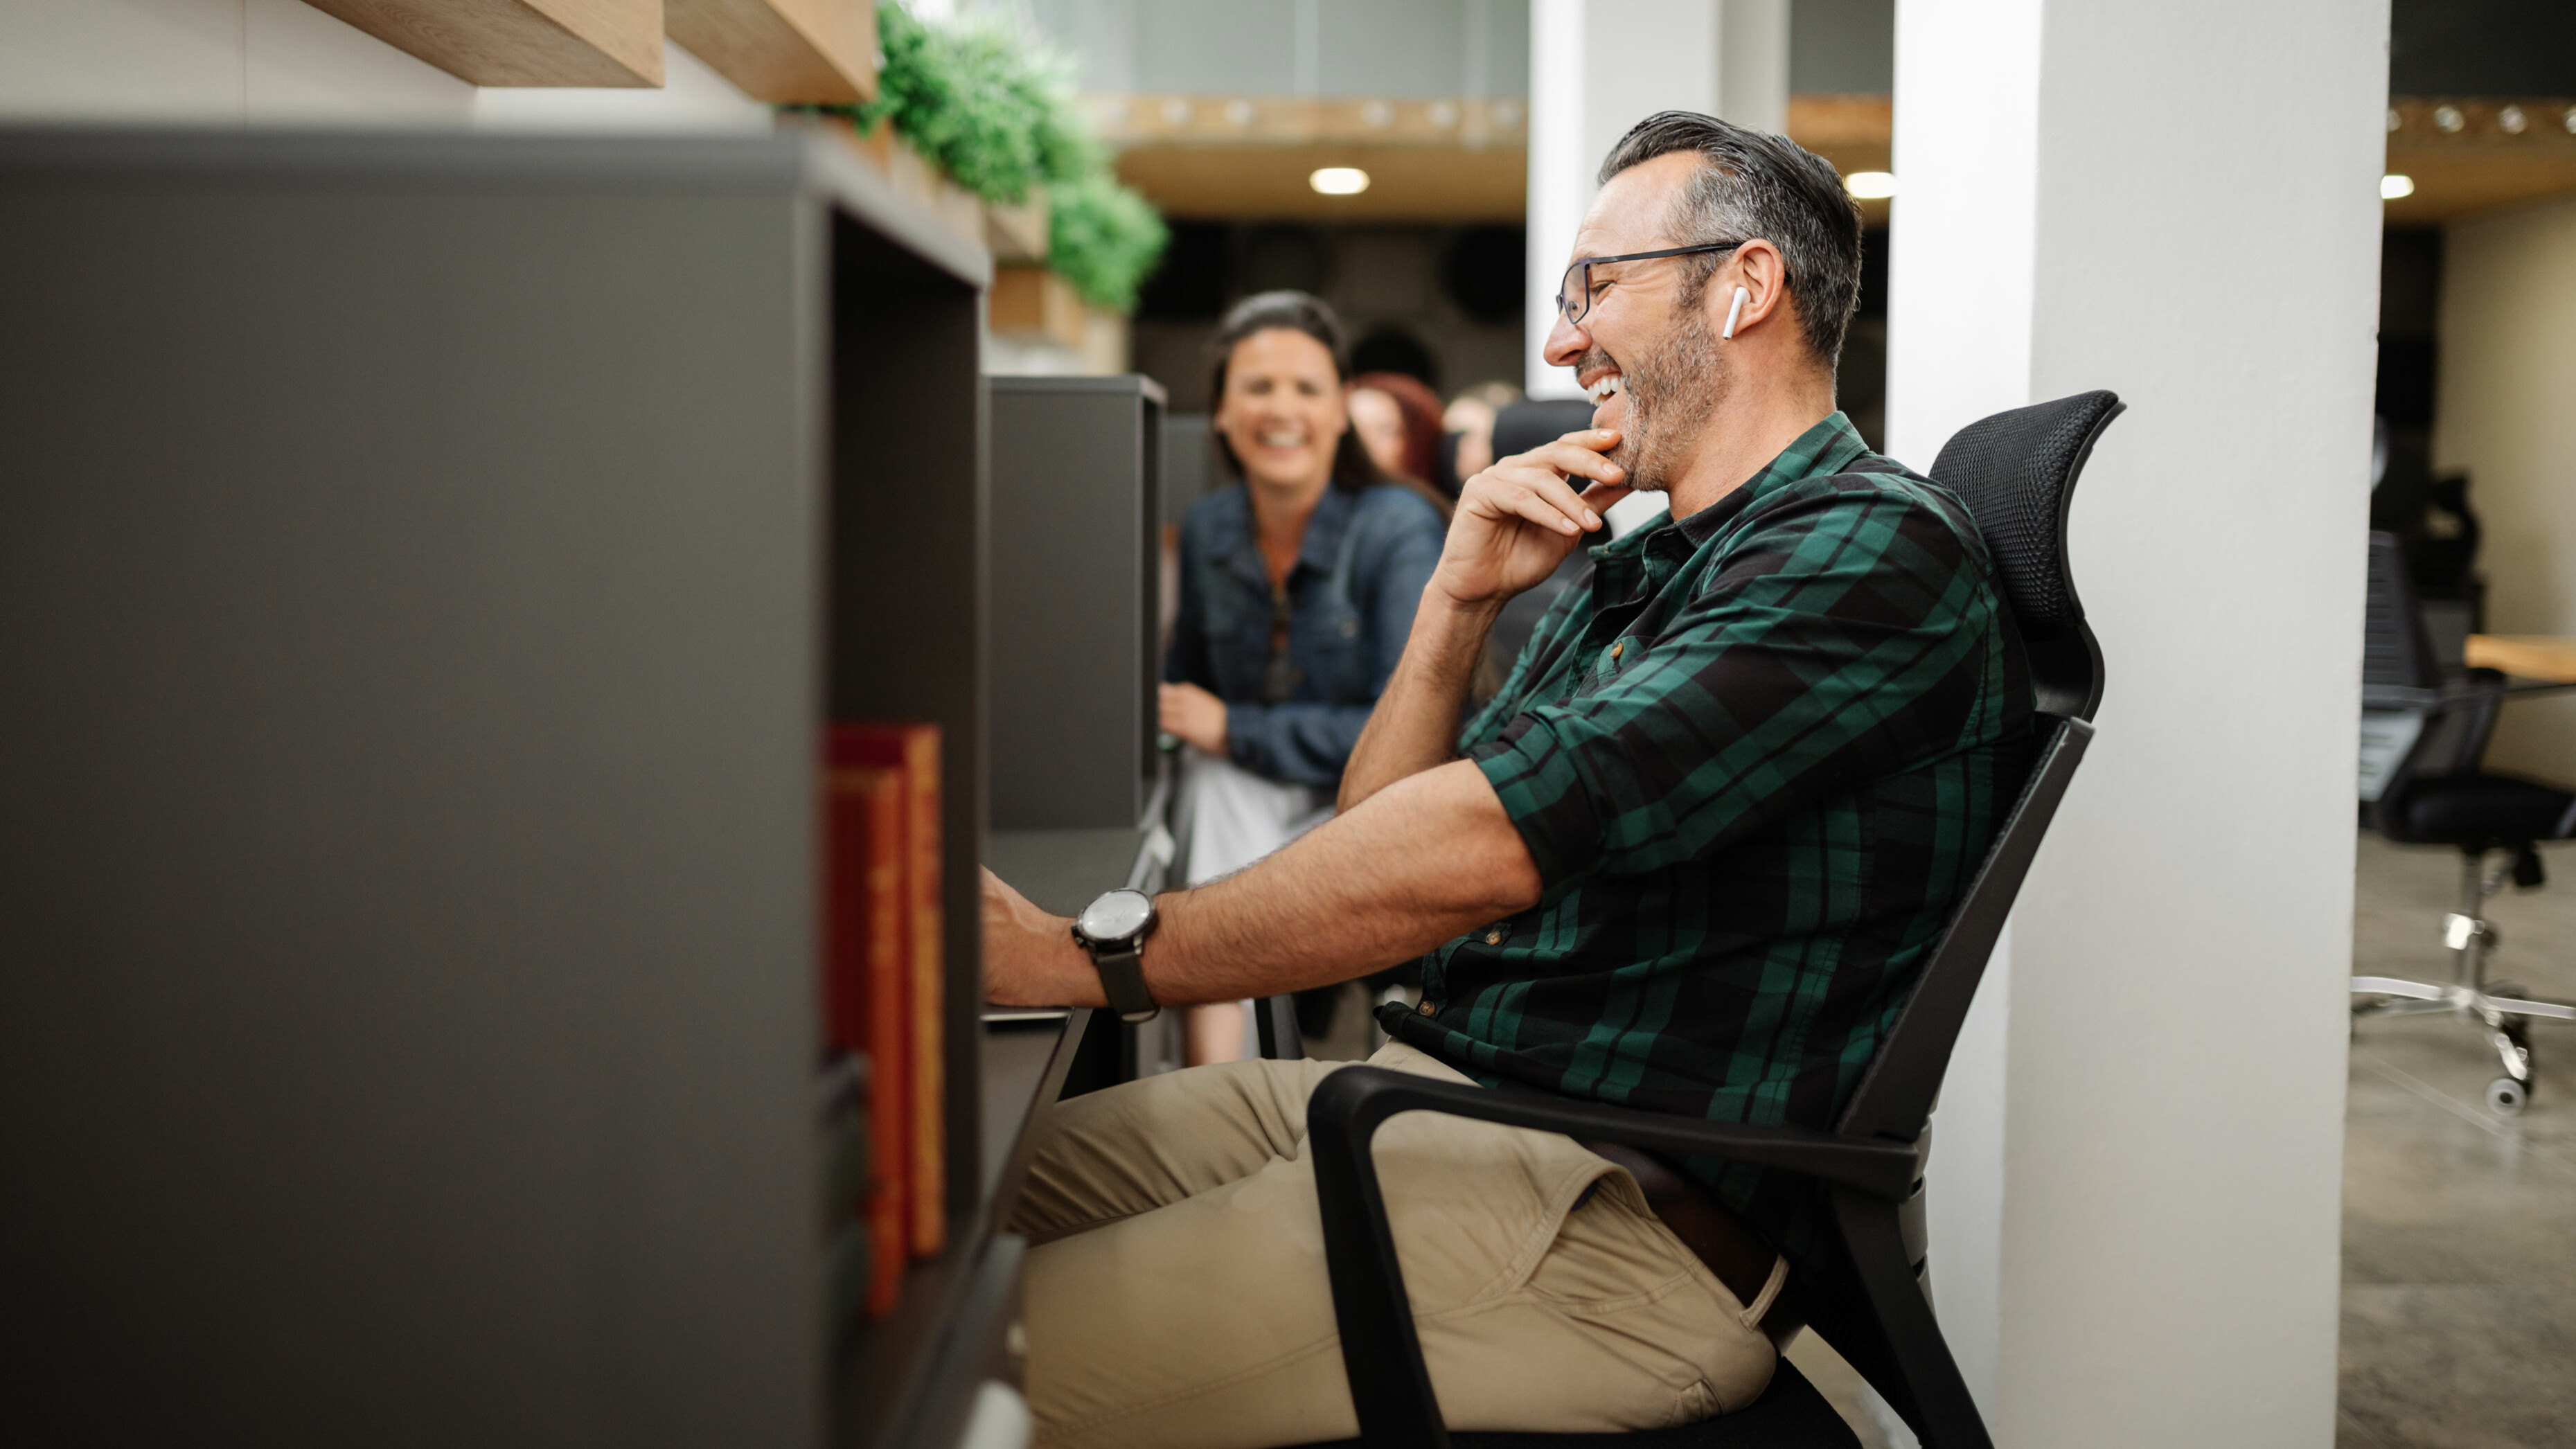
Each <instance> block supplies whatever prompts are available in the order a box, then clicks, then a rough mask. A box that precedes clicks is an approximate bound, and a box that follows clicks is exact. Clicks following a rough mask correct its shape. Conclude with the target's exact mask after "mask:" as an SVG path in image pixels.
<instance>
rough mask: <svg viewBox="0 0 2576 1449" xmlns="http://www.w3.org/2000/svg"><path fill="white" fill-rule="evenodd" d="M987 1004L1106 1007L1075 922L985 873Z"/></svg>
mask: <svg viewBox="0 0 2576 1449" xmlns="http://www.w3.org/2000/svg"><path fill="white" fill-rule="evenodd" d="M984 999H985V1000H986V1001H988V1002H991V1003H992V1004H993V1005H995V1006H1104V1005H1107V1004H1108V998H1107V997H1105V996H1103V995H1102V994H1101V990H1100V979H1099V977H1098V975H1097V974H1096V973H1094V972H1093V970H1092V969H1091V958H1090V957H1089V956H1086V955H1084V954H1083V950H1082V948H1081V947H1080V946H1077V945H1075V944H1074V941H1073V922H1072V921H1070V920H1068V919H1066V918H1065V917H1063V916H1051V915H1048V914H1047V913H1046V912H1044V911H1042V910H1039V909H1038V908H1037V907H1036V906H1034V905H1032V904H1030V902H1029V898H1028V897H1026V896H1024V895H1021V894H1020V893H1019V892H1018V891H1015V890H1013V889H1011V887H1010V886H1009V885H1008V884H1007V883H1005V882H1004V881H1003V879H1002V878H1001V877H1000V876H997V875H995V874H993V872H992V871H990V870H986V871H985V872H984Z"/></svg>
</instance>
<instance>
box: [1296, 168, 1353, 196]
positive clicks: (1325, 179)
mask: <svg viewBox="0 0 2576 1449" xmlns="http://www.w3.org/2000/svg"><path fill="white" fill-rule="evenodd" d="M1306 184H1307V185H1309V186H1311V187H1313V188H1315V189H1316V190H1317V191H1320V192H1322V193H1324V194H1325V195H1326V196H1357V195H1359V194H1360V193H1361V192H1363V191H1366V190H1368V173H1367V172H1365V171H1362V170H1361V169H1360V168H1358V167H1356V166H1327V167H1325V168H1324V169H1322V170H1321V171H1318V172H1316V173H1315V174H1314V175H1312V176H1309V177H1307V178H1306Z"/></svg>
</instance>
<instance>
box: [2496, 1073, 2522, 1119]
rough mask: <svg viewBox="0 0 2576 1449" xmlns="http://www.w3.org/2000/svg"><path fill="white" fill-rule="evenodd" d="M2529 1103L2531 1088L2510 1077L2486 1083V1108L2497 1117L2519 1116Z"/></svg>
mask: <svg viewBox="0 0 2576 1449" xmlns="http://www.w3.org/2000/svg"><path fill="white" fill-rule="evenodd" d="M2530 1104H2531V1089H2530V1088H2529V1087H2526V1086H2524V1085H2523V1084H2522V1083H2520V1082H2517V1081H2515V1080H2514V1079H2513V1078H2511V1077H2498V1078H2496V1079H2495V1080H2494V1081H2492V1082H2489V1083H2487V1110H2488V1111H2491V1112H2493V1113H2495V1114H2496V1115H2497V1116H2499V1117H2519V1116H2521V1115H2522V1109H2523V1108H2524V1107H2526V1106H2529V1105H2530Z"/></svg>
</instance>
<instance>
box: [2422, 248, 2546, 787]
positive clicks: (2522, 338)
mask: <svg viewBox="0 0 2576 1449" xmlns="http://www.w3.org/2000/svg"><path fill="white" fill-rule="evenodd" d="M2436 396H2437V398H2438V400H2439V402H2438V406H2439V413H2438V416H2437V418H2436V421H2435V426H2434V431H2433V457H2434V466H2435V467H2436V468H2439V469H2442V470H2444V471H2448V470H2451V469H2455V468H2456V469H2466V470H2467V471H2468V474H2469V506H2470V507H2471V508H2473V509H2475V510H2476V511H2477V514H2478V517H2479V520H2480V522H2482V523H2483V524H2484V525H2485V533H2484V535H2483V538H2482V541H2481V542H2480V544H2479V547H2478V553H2479V559H2478V565H2479V568H2480V570H2481V571H2482V572H2484V573H2485V574H2486V576H2487V579H2488V581H2489V587H2488V593H2487V627H2488V628H2489V629H2491V630H2493V631H2494V632H2496V633H2499V634H2576V199H2571V200H2563V201H2557V202H2552V203H2550V204H2548V205H2545V206H2539V207H2534V208H2531V209H2528V210H2522V211H2516V212H2512V213H2510V214H2508V215H2504V216H2499V217H2493V218H2489V219H2487V220H2483V221H2473V222H2467V223H2464V224H2462V225H2459V226H2454V227H2452V228H2451V229H2450V234H2449V236H2448V237H2447V238H2446V239H2445V241H2444V248H2443V260H2442V313H2441V379H2440V388H2439V391H2438V393H2437V394H2436ZM2487 763H2488V764H2489V765H2490V766H2492V767H2494V768H2496V769H2501V770H2513V771H2518V772H2521V773H2524V774H2528V775H2531V776H2533V777H2535V778H2538V779H2544V780H2550V781H2555V782H2558V783H2560V784H2569V785H2576V699H2566V698H2549V699H2536V700H2528V701H2524V702H2522V703H2518V704H2515V705H2513V706H2512V707H2511V708H2509V709H2507V710H2505V711H2504V713H2503V715H2502V717H2501V718H2500V719H2499V720H2498V722H2497V726H2496V736H2495V743H2494V744H2493V745H2492V746H2490V747H2489V748H2488V751H2487Z"/></svg>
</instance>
